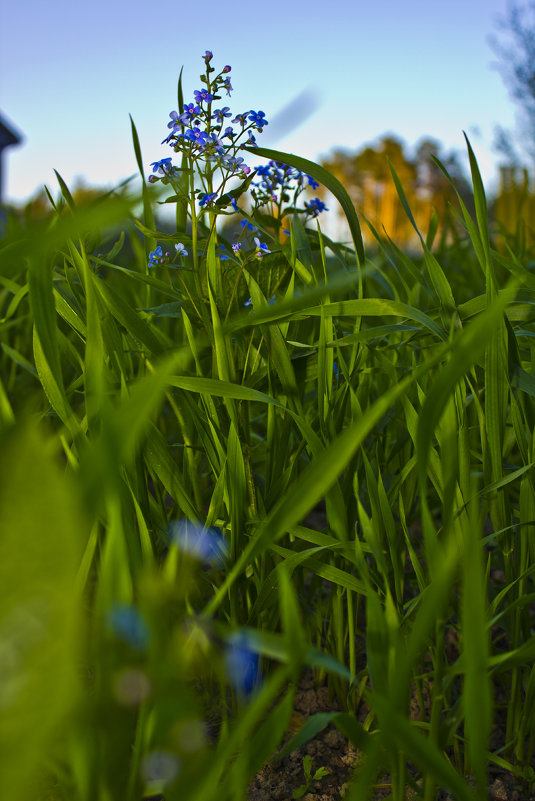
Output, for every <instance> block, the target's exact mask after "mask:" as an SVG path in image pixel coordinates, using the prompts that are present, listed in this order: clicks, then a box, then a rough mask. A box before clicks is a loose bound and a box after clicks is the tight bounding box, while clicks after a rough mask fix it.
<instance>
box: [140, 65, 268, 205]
mask: <svg viewBox="0 0 535 801" xmlns="http://www.w3.org/2000/svg"><path fill="white" fill-rule="evenodd" d="M203 58H204V61H205V64H206V66H207V74H206V75H201V81H203V82H204V83H206V87H204V88H202V89H196V90H195V92H194V93H193V96H194V102H192V103H186V104H185V105H184V107H183V109H182V113H180V114H179V113H178V111H171V113H170V114H169V117H170V122H169V123H168V125H167V127H168V128H170V129H171V132H170V133H169V135H168V136H167V137H166V138H165V139H164V140H163V142H162V144H164V143H167V144H169V145H170V146H171V147H172V148H173V150H174V151H175V152H176V153H178V152H182V153H186V154H187V155H188V156H190V157H191V158H193V159H194V160H201V159H202V160H204V161H210V162H213V163H214V164H215V165H216V166H218V167H220V168H221V170H223V171H224V172H226V176H225V178H226V177H229V176H230V175H234V174H236V175H240V176H242V177H246V176H247V175H249V173H250V172H251V168H250V167H248V166H247V164H245V160H244V158H243V157H242V156H239V155H237V154H238V151H239V150H241V149H243V147H245V146H250V147H256V145H257V143H256V139H255V137H254V134H253V131H257V132H259V133H261V132H262V130H263V128H264V127H265V126H266V125H268V124H269V123H268V121H267V120H266V115H265V113H264V112H263V111H254V110H253V109H251V110H250V111H244V112H243V113H242V114H237V115H236V116H235V117H234V119H232V120H231V123H232V125H227V119H228V118H229V117H232V114H231V112H230V108H229V107H228V106H223V107H222V108H215V109H214V108H212V103H213V102H214V101H216V100H221V95H219V94H218V92H219V91H221V90H222V89H225V90H226V92H227V95H230V93H231V91H232V85H231V83H230V77H229V76H228V74H227V73H229V72H230V70H231V67H230V66H229V65H228V64H227V65H226V66H225V67H223V69H222V70H221V72H220V73H219V74H218V75H216V77H215V78H211V77H210V72H215V70H214V68H213V67H211V66H210V62H211V60H212V58H213V54H212V52H211V51H210V50H207V51H206V53H205V55H204V56H203ZM233 125H237V126H239V128H238V129H234V128H233V127H232V126H233ZM245 134H246V139H245V140H244V141H241V143H239V142H240V140H242V137H243V136H244V135H245ZM151 167H152V168H153V172H152V174H151V175H150V176H149V181H150V183H155V182H156V181H159V180H164V182H167V180H168V179H169V178H172V176H173V175H174V174H175V172H177V171H178V170H177V168H176V167H173V165H172V159H171V158H170V157H169V158H165V159H161V161H155V162H153V163H152V164H151ZM166 179H167V180H166ZM215 196H216V193H213V195H211V196H208V195H203V199H202V200H201V205H208V204H210V203H211V201H212V199H213V198H214V197H215ZM208 197H210V200H208V199H207V198H208Z"/></svg>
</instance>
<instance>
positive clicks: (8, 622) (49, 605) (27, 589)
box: [0, 423, 85, 801]
mask: <svg viewBox="0 0 535 801" xmlns="http://www.w3.org/2000/svg"><path fill="white" fill-rule="evenodd" d="M67 479H68V476H66V475H65V474H64V470H63V469H62V466H61V462H60V459H59V457H58V455H57V453H55V452H54V450H53V449H52V448H51V446H50V441H47V439H46V438H45V437H44V436H43V434H42V432H41V431H40V430H39V428H38V426H37V424H35V423H32V424H28V423H27V424H24V425H17V426H16V427H14V428H13V429H11V430H10V431H8V432H7V433H4V434H3V436H2V437H1V440H0V798H6V799H7V798H9V799H10V801H35V798H36V797H38V790H37V781H38V778H39V773H40V771H41V770H42V766H43V763H44V760H45V759H46V758H47V757H49V756H50V753H51V751H52V750H53V747H54V743H55V740H56V737H57V736H58V735H59V734H60V733H61V730H62V729H63V728H64V727H65V724H66V722H67V718H68V715H69V713H70V712H71V711H72V709H73V704H74V702H75V700H76V697H77V692H78V680H77V676H76V663H75V660H76V654H77V650H78V643H79V628H80V627H79V620H78V614H77V599H76V595H75V578H76V571H77V568H78V564H79V557H80V545H81V542H82V539H83V537H84V528H85V526H84V523H83V520H82V518H81V515H80V513H79V510H78V505H77V502H76V493H75V488H74V486H71V483H70V481H68V480H67Z"/></svg>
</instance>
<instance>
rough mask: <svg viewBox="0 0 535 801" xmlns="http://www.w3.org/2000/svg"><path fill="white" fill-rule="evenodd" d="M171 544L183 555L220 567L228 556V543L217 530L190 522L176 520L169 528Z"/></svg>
mask: <svg viewBox="0 0 535 801" xmlns="http://www.w3.org/2000/svg"><path fill="white" fill-rule="evenodd" d="M169 531H170V536H171V542H172V543H173V544H174V545H176V546H177V548H178V549H179V550H180V551H182V552H183V553H187V554H189V555H190V556H193V557H194V558H195V559H198V560H199V561H201V562H207V563H208V564H210V565H212V566H213V567H220V566H221V565H222V564H223V563H224V561H225V559H226V558H227V556H228V543H227V541H226V539H225V538H224V537H223V535H222V534H221V532H220V531H219V529H217V528H205V527H204V526H201V525H200V523H193V522H192V521H191V520H177V521H176V522H174V523H172V524H171V526H170V530H169Z"/></svg>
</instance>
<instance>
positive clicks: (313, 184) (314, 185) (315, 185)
mask: <svg viewBox="0 0 535 801" xmlns="http://www.w3.org/2000/svg"><path fill="white" fill-rule="evenodd" d="M307 178H308V185H309V186H311V187H312V189H317V188H318V186H319V183H318V182H317V181H315V180H314V178H313V177H312V176H311V175H307Z"/></svg>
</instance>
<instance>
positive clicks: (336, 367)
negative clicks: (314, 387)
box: [333, 362, 340, 380]
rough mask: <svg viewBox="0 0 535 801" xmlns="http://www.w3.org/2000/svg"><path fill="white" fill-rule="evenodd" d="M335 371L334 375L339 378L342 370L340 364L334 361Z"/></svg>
mask: <svg viewBox="0 0 535 801" xmlns="http://www.w3.org/2000/svg"><path fill="white" fill-rule="evenodd" d="M333 372H334V377H335V378H336V380H338V376H339V375H340V370H339V369H338V365H337V363H336V362H333Z"/></svg>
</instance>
